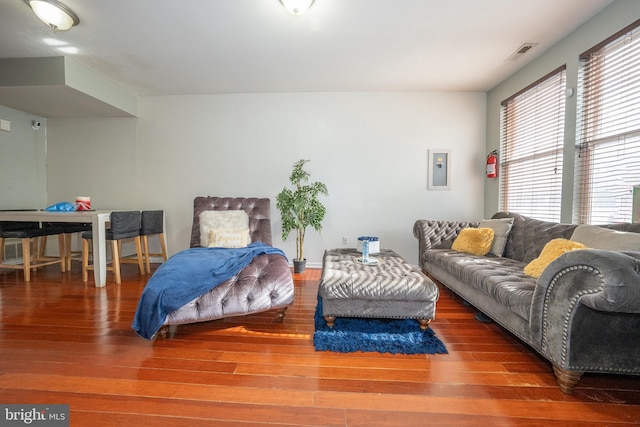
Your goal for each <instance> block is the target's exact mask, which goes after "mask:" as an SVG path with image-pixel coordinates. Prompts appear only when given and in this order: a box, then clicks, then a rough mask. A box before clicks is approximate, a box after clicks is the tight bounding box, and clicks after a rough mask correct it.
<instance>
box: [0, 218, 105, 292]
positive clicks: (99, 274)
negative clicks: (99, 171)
mask: <svg viewBox="0 0 640 427" xmlns="http://www.w3.org/2000/svg"><path fill="white" fill-rule="evenodd" d="M111 212H112V211H111V210H96V211H74V212H48V211H0V221H33V222H78V223H85V224H88V223H91V225H92V229H93V264H94V270H93V275H94V278H95V282H96V287H97V288H101V287H103V286H104V285H105V284H106V283H107V254H106V250H107V247H106V242H105V234H106V233H105V224H106V223H107V222H109V220H110V217H111Z"/></svg>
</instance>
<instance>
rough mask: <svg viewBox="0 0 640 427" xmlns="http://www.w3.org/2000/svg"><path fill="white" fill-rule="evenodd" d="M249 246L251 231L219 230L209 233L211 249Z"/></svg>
mask: <svg viewBox="0 0 640 427" xmlns="http://www.w3.org/2000/svg"><path fill="white" fill-rule="evenodd" d="M248 244H249V229H248V228H247V229H245V230H218V229H213V230H211V231H210V232H209V247H210V248H244V247H245V246H247V245H248Z"/></svg>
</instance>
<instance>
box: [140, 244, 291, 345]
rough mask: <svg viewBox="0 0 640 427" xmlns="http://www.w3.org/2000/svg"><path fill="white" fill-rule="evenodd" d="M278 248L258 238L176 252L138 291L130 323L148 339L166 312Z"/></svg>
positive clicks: (162, 321)
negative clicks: (234, 245) (242, 243)
mask: <svg viewBox="0 0 640 427" xmlns="http://www.w3.org/2000/svg"><path fill="white" fill-rule="evenodd" d="M263 254H278V255H282V256H283V257H285V258H286V256H285V254H284V252H282V250H280V249H277V248H274V247H272V246H269V245H266V244H264V243H262V242H254V243H251V244H250V245H249V246H247V247H246V248H237V249H235V248H234V249H229V248H191V249H187V250H184V251H182V252H178V253H177V254H175V255H173V256H172V257H171V258H169V259H168V260H167V261H166V262H164V263H163V264H162V265H160V267H158V269H157V270H156V271H155V273H154V274H153V276H151V278H150V279H149V281H148V282H147V285H146V287H145V288H144V290H143V291H142V295H141V296H140V301H139V302H138V308H137V310H136V314H135V317H134V319H133V323H132V324H131V327H132V328H133V329H134V330H135V331H136V332H137V333H138V334H139V335H141V336H142V337H144V338H147V339H152V338H153V336H154V335H155V334H156V332H158V330H159V329H160V328H161V327H162V325H163V324H164V321H165V320H166V318H167V315H168V314H169V313H172V312H174V311H175V310H177V309H178V308H180V307H182V306H183V305H185V304H186V303H188V302H190V301H192V300H194V299H195V298H197V297H199V296H200V295H203V294H205V293H207V292H209V291H210V290H211V289H213V288H215V287H216V286H218V285H220V284H221V283H224V282H225V281H226V280H228V279H230V278H232V277H233V276H235V275H236V274H237V273H239V272H240V271H241V270H242V269H243V268H244V267H246V266H247V265H249V264H250V263H251V261H252V260H253V258H254V257H256V256H258V255H263Z"/></svg>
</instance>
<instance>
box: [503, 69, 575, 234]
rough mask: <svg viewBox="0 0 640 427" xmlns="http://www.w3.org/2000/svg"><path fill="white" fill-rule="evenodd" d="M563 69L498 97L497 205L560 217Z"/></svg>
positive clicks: (549, 217) (545, 218)
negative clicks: (498, 189)
mask: <svg viewBox="0 0 640 427" xmlns="http://www.w3.org/2000/svg"><path fill="white" fill-rule="evenodd" d="M565 89H566V72H565V67H561V68H559V69H557V70H555V71H553V72H552V73H550V74H549V75H547V76H545V77H543V78H542V79H540V80H538V81H537V82H535V83H533V84H532V85H530V86H529V87H527V88H525V89H523V90H522V91H520V92H518V93H517V94H515V95H513V96H512V97H510V98H508V99H506V100H504V101H502V117H501V125H502V129H501V138H500V139H501V142H500V171H499V179H500V209H501V210H504V211H512V212H517V213H519V214H522V215H526V216H529V217H533V218H536V219H540V220H543V221H554V222H559V221H560V203H561V199H562V153H563V145H564V111H565Z"/></svg>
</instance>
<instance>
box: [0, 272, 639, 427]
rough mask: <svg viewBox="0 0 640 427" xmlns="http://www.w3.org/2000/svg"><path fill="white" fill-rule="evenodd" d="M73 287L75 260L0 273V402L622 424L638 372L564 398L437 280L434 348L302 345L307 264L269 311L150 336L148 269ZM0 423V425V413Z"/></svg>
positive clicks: (297, 416) (248, 421)
mask: <svg viewBox="0 0 640 427" xmlns="http://www.w3.org/2000/svg"><path fill="white" fill-rule="evenodd" d="M136 268H137V267H136V266H133V265H125V266H123V282H122V284H121V285H115V284H114V282H113V276H111V275H109V276H108V283H107V286H106V287H105V288H95V287H94V285H93V282H92V281H90V282H89V283H88V284H86V285H85V284H83V283H82V281H81V278H80V272H79V265H77V264H75V263H74V265H73V271H72V272H71V273H65V274H61V273H60V271H59V269H57V268H56V267H53V266H52V267H47V268H45V269H41V270H38V271H37V272H35V273H34V274H33V276H32V282H31V283H29V284H27V283H25V282H23V281H22V274H21V273H20V272H16V271H5V270H2V271H0V314H1V318H2V324H1V326H0V328H1V329H0V349H1V350H0V352H1V353H0V403H1V404H12V403H22V404H24V403H33V404H55V403H64V404H69V405H70V410H71V414H70V419H71V425H72V426H91V427H100V426H141V425H143V426H146V427H153V426H201V425H203V426H204V425H206V426H217V427H220V426H221V427H225V426H243V427H252V426H366V427H372V426H427V425H429V426H448V425H455V426H466V425H468V426H478V425H486V426H578V425H579V426H631V425H640V377H630V376H616V375H586V376H585V377H584V379H583V380H582V382H581V383H580V384H579V385H578V388H577V389H576V392H575V394H574V395H572V396H569V395H566V394H564V393H562V392H561V391H560V390H559V389H558V388H557V386H556V383H555V379H554V376H553V374H552V372H551V368H550V365H549V364H548V363H547V362H546V361H545V360H544V359H542V358H540V357H539V356H538V355H537V354H536V353H535V352H534V351H533V350H531V349H530V348H528V347H527V346H525V345H523V344H521V343H520V342H519V341H518V340H517V339H515V338H514V337H512V336H511V335H509V334H508V333H506V332H505V331H504V330H502V329H501V328H500V327H498V326H496V325H494V324H483V323H479V322H476V321H475V320H474V319H473V314H474V313H473V310H472V309H470V308H469V307H466V306H464V305H462V304H461V303H460V301H459V300H458V299H457V298H455V297H453V296H452V295H451V294H450V293H449V292H448V291H447V290H442V289H441V296H440V300H439V302H438V306H437V309H436V315H437V319H436V320H434V321H433V322H432V324H431V326H432V328H433V329H434V331H435V332H436V334H437V336H438V337H439V338H440V339H441V340H442V341H443V342H444V343H445V345H446V346H447V348H448V350H449V354H447V355H426V356H425V355H413V356H404V355H389V354H378V353H351V354H340V353H331V352H316V351H315V350H314V348H313V344H312V336H313V311H314V308H315V304H316V294H317V289H318V279H319V276H320V271H319V270H315V269H308V270H307V271H306V272H305V273H304V274H302V275H295V276H294V277H295V285H296V300H295V303H294V305H293V306H292V307H290V308H289V310H288V311H287V314H286V317H285V319H284V323H282V324H274V323H271V320H272V318H273V316H274V313H273V312H267V313H261V314H257V315H251V316H244V317H239V318H229V319H225V320H219V321H213V322H207V323H200V324H194V325H187V326H181V327H179V328H178V329H177V331H176V333H175V335H174V337H173V338H171V339H166V340H161V341H155V342H150V341H147V340H145V339H143V338H140V337H138V336H137V335H136V334H135V333H134V332H133V331H132V330H131V328H130V325H131V321H132V318H133V314H134V312H135V309H136V305H137V301H138V297H139V295H140V293H141V291H142V289H143V288H144V285H145V283H146V279H147V277H148V276H144V277H143V276H138V275H137V271H136ZM0 424H1V422H0Z"/></svg>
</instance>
